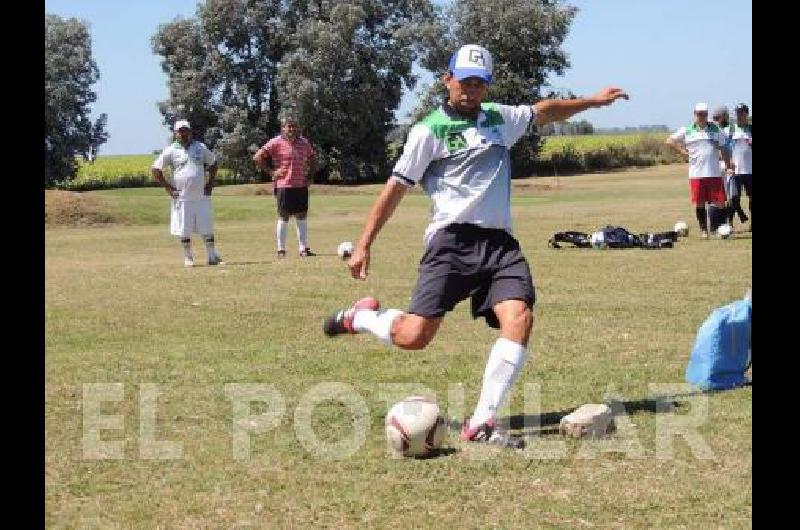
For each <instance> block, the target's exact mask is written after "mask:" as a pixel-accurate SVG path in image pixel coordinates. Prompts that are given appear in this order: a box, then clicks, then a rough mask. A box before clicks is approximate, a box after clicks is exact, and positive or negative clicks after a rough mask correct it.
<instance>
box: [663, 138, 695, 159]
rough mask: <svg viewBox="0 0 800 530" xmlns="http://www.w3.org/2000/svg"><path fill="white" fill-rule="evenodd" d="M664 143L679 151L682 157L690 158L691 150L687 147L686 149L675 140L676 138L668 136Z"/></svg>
mask: <svg viewBox="0 0 800 530" xmlns="http://www.w3.org/2000/svg"><path fill="white" fill-rule="evenodd" d="M664 143H665V144H667V145H668V146H670V148H672V150H673V151H675V152H676V153H678V154H679V155H681V156H682V157H684V158H689V151H687V150H686V149H684V148H683V147H681V146H680V145H678V143H677V142H675V140H673V139H671V138H667V141H666V142H664Z"/></svg>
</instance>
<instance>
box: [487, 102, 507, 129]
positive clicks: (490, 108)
mask: <svg viewBox="0 0 800 530" xmlns="http://www.w3.org/2000/svg"><path fill="white" fill-rule="evenodd" d="M481 110H482V111H483V115H484V116H485V117H486V119H485V120H483V121H482V122H481V127H496V126H498V125H503V124H504V123H505V121H504V120H503V115H502V114H500V110H499V109H498V108H497V103H481Z"/></svg>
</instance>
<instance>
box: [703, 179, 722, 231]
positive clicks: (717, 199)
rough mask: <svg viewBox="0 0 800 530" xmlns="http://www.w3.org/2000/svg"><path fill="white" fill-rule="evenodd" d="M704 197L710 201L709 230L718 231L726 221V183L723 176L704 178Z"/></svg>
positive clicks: (708, 206)
mask: <svg viewBox="0 0 800 530" xmlns="http://www.w3.org/2000/svg"><path fill="white" fill-rule="evenodd" d="M703 181H704V182H703V187H704V197H703V198H704V199H705V200H706V201H708V204H707V208H708V218H709V224H710V226H709V230H710V231H711V232H712V233H716V231H717V229H718V228H719V227H720V225H722V224H724V223H725V220H726V215H725V184H724V181H723V179H722V177H709V178H705V179H703Z"/></svg>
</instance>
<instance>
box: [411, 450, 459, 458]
mask: <svg viewBox="0 0 800 530" xmlns="http://www.w3.org/2000/svg"><path fill="white" fill-rule="evenodd" d="M457 452H458V450H457V449H455V448H453V447H439V448H438V449H434V450H433V451H431V452H430V453H428V454H427V455H425V456H417V457H414V458H415V459H416V460H430V459H432V458H442V457H446V456H450V455H452V454H455V453H457Z"/></svg>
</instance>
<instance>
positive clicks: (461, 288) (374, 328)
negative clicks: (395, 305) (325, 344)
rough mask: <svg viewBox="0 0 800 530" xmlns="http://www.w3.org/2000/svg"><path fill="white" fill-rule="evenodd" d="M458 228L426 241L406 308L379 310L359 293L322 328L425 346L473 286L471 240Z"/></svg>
mask: <svg viewBox="0 0 800 530" xmlns="http://www.w3.org/2000/svg"><path fill="white" fill-rule="evenodd" d="M456 230H457V229H455V228H454V229H450V227H447V228H446V229H442V230H440V233H437V234H436V236H434V238H433V239H432V240H431V242H430V244H429V245H428V248H427V249H426V251H425V254H424V255H423V257H422V259H421V260H420V265H419V277H418V278H417V284H416V286H415V288H414V293H413V295H412V297H411V304H410V307H409V310H408V311H407V312H404V311H400V310H398V309H388V310H385V311H379V310H378V306H379V304H378V302H377V300H375V299H374V298H363V299H361V300H359V301H357V302H356V303H354V304H353V305H352V306H350V308H348V309H343V310H340V311H338V312H336V313H334V314H333V315H331V316H330V317H328V319H326V321H325V325H324V331H325V334H326V335H329V336H334V335H339V334H342V333H359V332H365V331H366V332H370V333H372V334H373V335H375V336H376V337H378V338H379V339H381V340H383V341H384V342H386V343H388V344H393V345H395V346H397V347H398V348H403V349H407V350H419V349H422V348H424V347H425V346H427V345H428V343H429V342H430V341H431V340H432V339H433V337H434V336H435V335H436V332H437V331H438V330H439V326H440V324H441V321H442V317H444V315H445V313H447V312H448V311H451V310H452V309H453V307H454V306H455V305H456V304H457V303H458V302H460V301H461V300H463V299H465V298H467V297H468V296H469V294H470V292H471V291H472V290H473V289H474V288H475V283H476V277H475V275H474V274H473V273H472V269H474V268H475V264H474V263H472V261H471V260H470V259H465V256H468V255H469V252H470V249H469V248H468V247H469V246H470V245H471V244H472V243H469V242H467V243H465V242H464V240H463V239H460V238H459V237H458V236H457V235H456ZM459 248H460V251H458V252H457V250H458V249H459ZM473 261H475V262H478V261H479V260H478V259H477V258H476V259H475V260H473Z"/></svg>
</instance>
